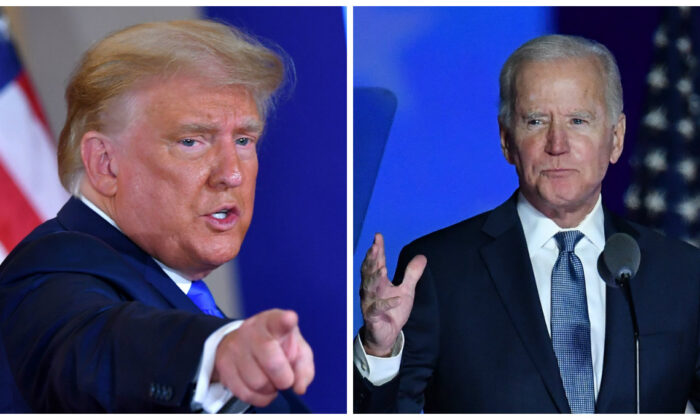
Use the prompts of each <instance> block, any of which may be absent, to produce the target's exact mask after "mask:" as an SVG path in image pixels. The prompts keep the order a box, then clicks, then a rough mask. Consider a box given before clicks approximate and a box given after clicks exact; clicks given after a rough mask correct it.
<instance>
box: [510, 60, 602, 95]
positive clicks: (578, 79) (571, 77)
mask: <svg viewBox="0 0 700 420" xmlns="http://www.w3.org/2000/svg"><path fill="white" fill-rule="evenodd" d="M514 81H515V83H513V96H514V98H515V103H516V104H517V103H520V102H523V101H528V100H529V99H532V97H533V93H535V92H549V93H551V92H558V91H561V93H562V94H563V95H566V94H569V95H570V96H569V97H568V98H567V99H572V100H573V99H575V98H574V97H573V96H571V93H574V92H575V93H578V94H579V95H577V96H581V97H584V96H585V97H588V98H595V99H596V100H602V101H603V102H604V101H605V93H606V84H605V74H604V69H603V66H602V64H601V63H600V60H599V59H598V58H597V57H595V56H590V57H589V56H587V57H571V58H556V59H548V60H537V61H534V60H530V61H526V62H523V63H522V64H521V65H520V66H519V68H518V72H517V74H516V77H515V80H514Z"/></svg>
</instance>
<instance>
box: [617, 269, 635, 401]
mask: <svg viewBox="0 0 700 420" xmlns="http://www.w3.org/2000/svg"><path fill="white" fill-rule="evenodd" d="M630 278H631V276H630V275H629V273H623V274H622V275H621V276H620V279H619V280H618V282H617V284H618V285H619V286H620V289H622V293H623V294H624V295H625V299H626V300H627V304H628V305H629V307H630V315H631V316H632V327H633V328H634V366H635V372H634V380H635V390H634V391H635V392H634V394H635V397H636V401H637V414H640V413H641V410H640V404H639V392H640V387H639V325H638V324H637V312H636V311H635V310H634V302H633V301H632V291H631V290H630Z"/></svg>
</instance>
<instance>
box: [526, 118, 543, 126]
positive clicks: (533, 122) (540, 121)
mask: <svg viewBox="0 0 700 420" xmlns="http://www.w3.org/2000/svg"><path fill="white" fill-rule="evenodd" d="M527 125H542V120H539V119H532V120H528V121H527Z"/></svg>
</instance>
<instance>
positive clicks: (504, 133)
mask: <svg viewBox="0 0 700 420" xmlns="http://www.w3.org/2000/svg"><path fill="white" fill-rule="evenodd" d="M498 133H499V134H500V136H501V152H503V156H504V157H505V158H506V160H507V161H508V163H510V164H511V165H512V164H513V156H512V154H511V150H510V147H509V144H510V143H509V141H508V136H509V134H508V127H506V125H505V124H504V123H503V121H501V119H500V118H499V119H498Z"/></svg>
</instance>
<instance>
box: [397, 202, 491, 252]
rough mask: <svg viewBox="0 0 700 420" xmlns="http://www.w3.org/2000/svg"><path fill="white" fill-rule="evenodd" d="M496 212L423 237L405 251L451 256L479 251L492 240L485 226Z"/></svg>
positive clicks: (478, 216)
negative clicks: (468, 251)
mask: <svg viewBox="0 0 700 420" xmlns="http://www.w3.org/2000/svg"><path fill="white" fill-rule="evenodd" d="M495 211H496V210H489V211H487V212H484V213H481V214H478V215H476V216H473V217H470V218H468V219H465V220H462V221H461V222H458V223H455V224H453V225H450V226H447V227H444V228H442V229H439V230H436V231H434V232H431V233H429V234H427V235H424V236H421V237H420V238H418V239H415V240H414V241H412V242H411V243H409V244H408V245H406V246H405V247H404V251H405V252H408V253H412V254H419V253H440V254H444V253H448V254H451V253H453V252H455V251H458V252H464V251H465V250H469V249H473V250H476V249H479V248H480V247H481V246H482V245H483V244H484V243H486V242H487V241H489V240H490V238H491V236H490V235H489V234H488V233H487V232H485V231H484V226H485V225H486V223H487V221H488V220H489V218H490V216H491V215H492V214H493V213H494V212H495Z"/></svg>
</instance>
